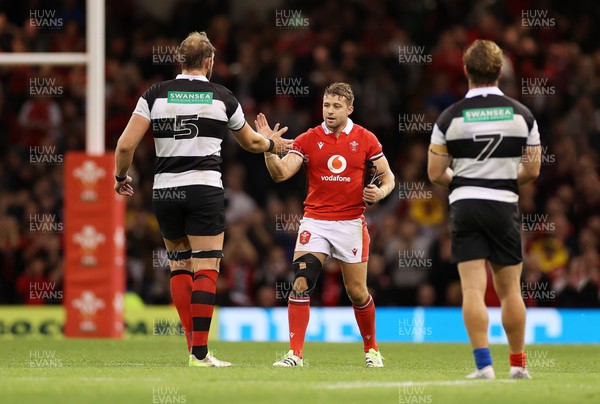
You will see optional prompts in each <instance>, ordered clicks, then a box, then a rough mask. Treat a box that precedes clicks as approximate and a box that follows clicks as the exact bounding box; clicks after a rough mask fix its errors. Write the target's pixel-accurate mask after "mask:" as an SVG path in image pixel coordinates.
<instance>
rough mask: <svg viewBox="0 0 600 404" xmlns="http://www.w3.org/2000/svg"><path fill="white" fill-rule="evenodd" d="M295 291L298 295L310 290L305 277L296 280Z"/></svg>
mask: <svg viewBox="0 0 600 404" xmlns="http://www.w3.org/2000/svg"><path fill="white" fill-rule="evenodd" d="M293 289H294V292H296V293H302V292H306V290H308V281H307V280H306V278H305V277H303V276H302V277H300V278H296V280H295V281H294V287H293Z"/></svg>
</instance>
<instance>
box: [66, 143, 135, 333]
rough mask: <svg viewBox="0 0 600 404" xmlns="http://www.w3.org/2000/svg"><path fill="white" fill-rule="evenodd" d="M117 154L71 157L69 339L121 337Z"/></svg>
mask: <svg viewBox="0 0 600 404" xmlns="http://www.w3.org/2000/svg"><path fill="white" fill-rule="evenodd" d="M114 167H115V158H114V154H113V153H107V154H103V155H98V156H94V155H88V154H86V153H84V152H69V153H67V155H66V159H65V172H64V209H65V211H64V223H65V227H64V243H63V245H64V251H65V253H64V257H65V260H64V262H65V271H64V281H63V283H64V292H65V293H64V300H63V304H64V306H65V311H66V321H65V328H64V334H65V336H67V337H91V338H120V337H121V336H122V333H123V292H124V289H125V230H124V217H125V201H124V198H123V197H122V196H119V195H117V194H116V193H115V192H114V191H113V184H114Z"/></svg>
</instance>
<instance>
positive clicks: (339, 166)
mask: <svg viewBox="0 0 600 404" xmlns="http://www.w3.org/2000/svg"><path fill="white" fill-rule="evenodd" d="M346 167H348V162H347V161H346V159H345V158H344V156H340V155H339V154H334V155H333V156H331V157H329V160H327V168H328V169H329V171H331V172H332V173H333V174H340V173H342V172H343V171H344V170H345V169H346ZM321 181H333V182H350V177H343V176H341V175H322V176H321Z"/></svg>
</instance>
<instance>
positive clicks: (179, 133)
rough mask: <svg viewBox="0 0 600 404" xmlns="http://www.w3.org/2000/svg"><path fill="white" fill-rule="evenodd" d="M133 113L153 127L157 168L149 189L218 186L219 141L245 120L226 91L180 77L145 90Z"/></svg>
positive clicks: (193, 78)
mask: <svg viewBox="0 0 600 404" xmlns="http://www.w3.org/2000/svg"><path fill="white" fill-rule="evenodd" d="M133 113H134V114H138V115H141V116H143V117H144V118H146V119H148V120H149V121H150V122H151V124H152V134H153V135H154V145H155V148H156V165H155V171H154V189H160V188H172V187H181V186H187V185H210V186H214V187H220V188H223V183H222V181H221V162H222V159H221V143H222V142H223V139H225V136H227V133H228V132H229V129H231V130H239V129H241V128H242V127H243V126H244V124H245V122H246V120H245V118H244V112H243V111H242V107H241V106H240V104H239V102H238V100H237V99H236V98H235V96H234V95H233V93H232V92H231V91H229V90H228V89H227V88H225V87H223V86H221V85H219V84H215V83H211V82H209V81H208V79H207V78H206V77H204V76H191V75H183V74H179V75H178V76H177V77H176V78H175V79H174V80H167V81H162V82H160V83H156V84H154V85H153V86H152V87H150V88H149V89H148V90H147V91H146V92H145V93H144V94H143V95H142V96H141V97H140V99H139V101H138V103H137V106H136V108H135V110H134V111H133Z"/></svg>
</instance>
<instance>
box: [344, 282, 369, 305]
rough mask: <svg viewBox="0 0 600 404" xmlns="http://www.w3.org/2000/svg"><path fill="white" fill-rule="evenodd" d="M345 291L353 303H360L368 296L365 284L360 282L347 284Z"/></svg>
mask: <svg viewBox="0 0 600 404" xmlns="http://www.w3.org/2000/svg"><path fill="white" fill-rule="evenodd" d="M346 293H347V294H348V298H349V299H350V301H351V302H352V303H353V304H362V303H364V301H365V300H367V298H368V297H369V291H368V290H367V285H363V284H361V283H352V284H347V285H346Z"/></svg>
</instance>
